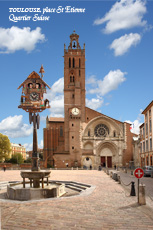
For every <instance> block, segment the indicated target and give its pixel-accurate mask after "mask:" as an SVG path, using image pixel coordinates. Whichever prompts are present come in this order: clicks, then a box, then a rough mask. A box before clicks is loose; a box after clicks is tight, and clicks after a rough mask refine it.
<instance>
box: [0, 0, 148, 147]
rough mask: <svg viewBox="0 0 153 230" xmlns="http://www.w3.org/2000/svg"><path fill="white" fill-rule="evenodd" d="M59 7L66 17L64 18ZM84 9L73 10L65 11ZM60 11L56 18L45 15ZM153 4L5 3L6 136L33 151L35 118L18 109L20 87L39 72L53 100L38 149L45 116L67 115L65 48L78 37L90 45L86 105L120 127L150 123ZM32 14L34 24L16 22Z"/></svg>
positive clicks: (0, 39) (1, 125) (1, 60)
mask: <svg viewBox="0 0 153 230" xmlns="http://www.w3.org/2000/svg"><path fill="white" fill-rule="evenodd" d="M59 6H62V8H64V10H63V13H57V12H56V10H57V9H58V7H59ZM66 6H71V8H75V9H76V8H79V9H84V8H85V12H84V13H70V12H68V13H67V12H66V10H65V7H66ZM46 7H48V8H49V9H51V8H54V9H55V13H44V14H43V9H45V8H46ZM9 8H13V9H14V11H16V8H40V10H41V13H38V16H41V15H42V16H44V17H46V16H47V17H49V20H48V21H40V20H37V21H33V20H32V18H33V17H34V15H35V14H37V13H30V12H23V13H22V12H9ZM152 12H153V1H142V0H139V1H134V0H128V1H127V0H122V1H33V2H31V1H30V2H29V1H0V70H1V77H0V79H1V90H0V95H1V110H0V111H1V112H0V132H1V133H3V134H6V135H8V136H9V138H10V141H11V142H13V143H21V144H25V146H26V147H27V149H30V148H31V146H32V125H30V124H29V121H28V113H26V112H25V111H22V110H21V109H18V105H19V103H20V96H21V90H17V88H18V86H19V85H20V84H21V83H22V82H23V81H24V80H25V79H26V78H27V77H28V75H29V74H30V73H31V72H32V71H36V72H37V73H39V69H40V67H41V64H43V66H44V69H45V75H44V81H46V83H47V84H48V85H50V86H51V88H52V89H51V91H48V94H47V96H46V97H48V98H49V100H50V101H51V109H50V110H49V109H46V111H44V112H42V113H41V114H40V115H41V125H40V129H39V131H38V144H39V146H40V147H42V146H43V141H42V140H43V128H44V127H45V118H46V116H47V115H48V116H63V106H64V105H63V102H64V101H63V74H64V59H63V54H64V43H65V44H66V47H68V45H69V35H70V34H71V33H72V32H73V30H75V31H76V33H78V34H79V35H80V39H79V41H80V45H81V47H83V44H84V43H85V44H86V98H87V100H86V105H87V106H88V107H90V108H92V109H95V110H97V111H100V112H101V113H103V114H105V115H107V116H110V117H112V118H115V119H117V120H120V121H123V122H124V121H129V122H131V123H133V124H134V129H133V132H138V126H139V125H140V124H141V123H142V122H143V116H142V115H141V111H142V110H143V109H144V108H145V107H146V106H147V105H148V104H149V103H150V102H151V101H152V99H153V98H152V85H153V44H152V41H153V14H152ZM25 15H27V16H30V17H31V19H30V20H29V21H23V20H19V21H18V22H14V21H13V20H16V19H15V17H21V16H25Z"/></svg>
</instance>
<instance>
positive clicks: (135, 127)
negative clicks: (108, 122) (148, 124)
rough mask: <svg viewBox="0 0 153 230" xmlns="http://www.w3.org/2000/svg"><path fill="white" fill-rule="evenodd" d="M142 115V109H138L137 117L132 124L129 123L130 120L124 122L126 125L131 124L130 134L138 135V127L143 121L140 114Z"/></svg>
mask: <svg viewBox="0 0 153 230" xmlns="http://www.w3.org/2000/svg"><path fill="white" fill-rule="evenodd" d="M141 113H142V109H140V113H139V114H138V117H137V119H136V120H134V121H133V122H132V121H130V120H127V121H125V122H127V123H130V124H131V128H132V129H131V130H130V131H131V132H132V133H135V134H139V133H140V129H139V127H140V125H141V124H142V119H143V115H142V114H141Z"/></svg>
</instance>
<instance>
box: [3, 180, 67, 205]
mask: <svg viewBox="0 0 153 230" xmlns="http://www.w3.org/2000/svg"><path fill="white" fill-rule="evenodd" d="M65 193H66V192H65V184H62V183H49V185H45V186H44V188H31V187H30V183H26V188H23V183H22V182H20V183H16V184H10V185H8V186H7V198H8V199H11V200H20V201H27V200H38V199H44V198H52V197H60V196H62V195H64V194H65Z"/></svg>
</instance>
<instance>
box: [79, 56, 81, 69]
mask: <svg viewBox="0 0 153 230" xmlns="http://www.w3.org/2000/svg"><path fill="white" fill-rule="evenodd" d="M79 68H81V59H80V58H79Z"/></svg>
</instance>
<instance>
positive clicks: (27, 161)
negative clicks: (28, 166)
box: [24, 157, 32, 163]
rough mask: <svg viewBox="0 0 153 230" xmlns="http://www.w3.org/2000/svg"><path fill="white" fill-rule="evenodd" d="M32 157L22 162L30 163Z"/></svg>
mask: <svg viewBox="0 0 153 230" xmlns="http://www.w3.org/2000/svg"><path fill="white" fill-rule="evenodd" d="M31 162H32V159H31V158H30V157H29V158H28V159H26V160H24V163H31Z"/></svg>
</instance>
